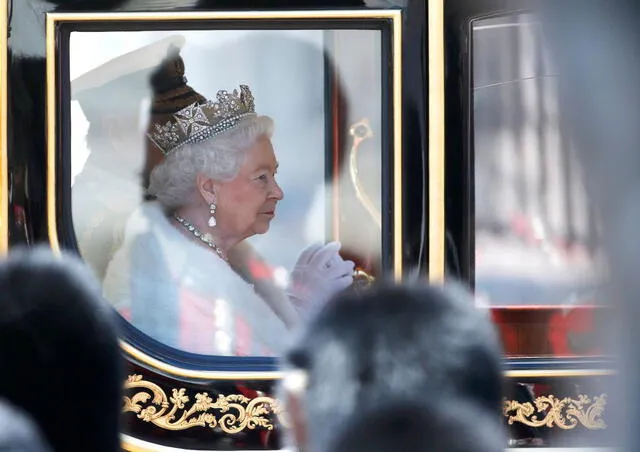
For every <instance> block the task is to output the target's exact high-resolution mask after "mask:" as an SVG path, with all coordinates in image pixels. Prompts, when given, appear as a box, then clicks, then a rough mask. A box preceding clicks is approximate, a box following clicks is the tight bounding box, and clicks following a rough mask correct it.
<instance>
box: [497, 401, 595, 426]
mask: <svg viewBox="0 0 640 452" xmlns="http://www.w3.org/2000/svg"><path fill="white" fill-rule="evenodd" d="M534 404H535V407H534ZM534 404H532V403H531V402H526V403H521V402H518V401H515V400H505V401H504V405H503V413H504V415H505V416H506V417H507V418H508V422H509V425H511V424H513V423H514V422H520V423H522V424H525V425H528V426H531V427H545V426H546V427H549V428H553V427H558V428H561V429H563V430H571V429H574V428H576V427H577V426H579V425H582V426H583V427H585V428H587V429H589V430H604V429H606V428H607V424H606V423H605V421H604V420H603V419H602V414H603V413H604V408H605V405H606V404H607V395H606V394H601V395H600V396H596V397H594V398H593V400H592V399H591V398H589V397H587V396H586V395H579V396H578V398H577V399H572V398H570V397H565V398H563V399H560V398H558V397H555V396H553V395H548V396H541V397H538V398H536V399H535V401H534ZM513 413H515V414H513ZM538 416H542V417H541V418H539V417H538Z"/></svg>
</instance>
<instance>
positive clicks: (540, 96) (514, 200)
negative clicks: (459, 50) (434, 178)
mask: <svg viewBox="0 0 640 452" xmlns="http://www.w3.org/2000/svg"><path fill="white" fill-rule="evenodd" d="M473 90H474V91H473V94H474V112H473V115H474V130H475V136H474V139H475V146H474V165H475V222H476V234H475V240H476V288H477V293H478V297H479V302H480V303H482V304H491V305H493V306H496V305H520V306H526V305H538V306H540V305H561V304H592V303H593V296H594V293H593V282H592V277H593V275H594V262H595V259H596V253H597V245H596V242H597V229H596V220H595V218H594V212H593V211H592V210H591V206H590V205H589V203H588V200H587V197H586V193H585V190H584V187H583V184H582V181H581V174H580V168H579V165H578V162H577V160H576V158H575V151H574V149H573V148H572V143H571V142H570V140H569V137H568V133H567V129H566V127H565V126H564V124H563V123H562V118H561V115H560V112H559V105H558V88H557V83H556V77H555V73H554V68H553V65H552V63H551V61H550V59H549V56H548V51H547V49H546V48H545V40H544V36H543V34H542V28H541V25H540V23H539V22H538V21H537V20H536V17H535V16H533V15H528V14H520V15H515V16H503V17H496V18H491V19H483V20H478V21H475V22H474V25H473Z"/></svg>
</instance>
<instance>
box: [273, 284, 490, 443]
mask: <svg viewBox="0 0 640 452" xmlns="http://www.w3.org/2000/svg"><path fill="white" fill-rule="evenodd" d="M285 363H286V364H287V365H288V366H290V367H294V368H299V369H304V370H306V371H307V372H308V375H309V378H308V387H307V392H306V393H305V395H304V398H305V402H304V406H305V410H306V416H307V419H309V420H312V422H313V427H312V428H309V436H310V438H309V439H310V443H313V444H326V441H327V440H328V435H330V433H331V432H332V431H333V430H335V429H336V428H337V426H339V425H341V424H342V423H343V422H344V420H345V419H346V418H348V417H350V416H351V415H352V414H353V413H355V412H356V411H360V410H362V409H367V408H368V407H370V406H380V405H381V404H383V403H384V402H385V401H388V400H389V398H390V397H391V398H394V397H402V398H405V399H410V400H415V401H419V400H421V398H423V397H425V394H430V393H433V392H434V391H437V392H438V393H440V394H441V395H443V396H446V395H451V396H454V397H458V398H460V399H463V400H467V401H469V403H473V404H476V405H477V406H478V407H480V408H481V409H483V410H485V411H486V413H487V415H488V416H492V417H495V419H498V420H500V419H501V418H502V413H501V408H502V406H501V405H502V369H501V348H500V346H499V341H498V337H497V334H496V331H495V329H494V327H493V325H492V323H491V321H490V320H489V318H488V317H487V316H486V315H485V314H484V313H482V312H480V311H478V310H477V309H476V308H475V306H474V304H473V300H472V299H471V297H468V296H466V295H464V296H463V292H462V291H454V290H451V289H444V288H438V287H428V286H423V285H419V284H412V285H405V286H396V285H389V284H380V285H377V286H374V287H372V288H370V289H368V290H366V291H364V292H363V293H354V292H345V293H343V294H341V295H340V296H338V297H337V298H335V299H333V300H332V301H331V302H330V303H328V304H327V306H325V308H324V309H323V310H322V311H321V312H320V313H319V314H318V315H317V316H316V318H315V319H313V320H312V321H311V322H310V324H309V325H308V326H307V328H306V329H305V330H304V331H303V333H302V335H301V337H300V338H299V340H298V341H297V342H296V344H295V345H294V347H293V348H292V349H291V351H290V352H289V353H288V354H287V356H286V357H285Z"/></svg>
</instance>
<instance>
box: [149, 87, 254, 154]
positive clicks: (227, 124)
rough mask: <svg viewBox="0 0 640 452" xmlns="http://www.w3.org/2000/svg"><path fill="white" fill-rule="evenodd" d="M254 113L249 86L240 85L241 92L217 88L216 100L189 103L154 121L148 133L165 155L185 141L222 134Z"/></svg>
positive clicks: (192, 141)
mask: <svg viewBox="0 0 640 452" xmlns="http://www.w3.org/2000/svg"><path fill="white" fill-rule="evenodd" d="M255 115H256V112H255V103H254V98H253V94H251V90H250V89H249V87H248V86H247V85H240V92H238V90H237V89H234V90H233V92H229V91H226V90H220V91H218V93H217V95H216V101H215V102H214V101H210V100H209V101H207V102H205V103H204V104H200V103H198V102H194V103H192V104H190V105H188V106H186V107H185V108H183V109H182V110H180V111H178V112H176V113H174V114H173V116H172V118H171V119H170V120H169V121H167V122H166V123H165V124H164V125H162V124H153V126H152V130H151V131H150V132H149V133H148V134H147V135H148V137H149V138H150V139H151V141H153V142H154V143H155V144H156V146H158V147H159V148H160V151H162V153H163V154H164V156H165V157H166V156H168V155H169V154H171V153H172V152H174V151H176V150H178V149H179V148H181V147H182V146H184V145H185V144H190V143H197V142H200V141H204V140H206V139H208V138H211V137H213V136H215V135H219V134H221V133H223V132H226V131H227V130H230V129H232V128H233V127H235V126H236V125H237V124H238V123H239V122H240V121H242V120H243V119H245V118H247V117H249V116H255Z"/></svg>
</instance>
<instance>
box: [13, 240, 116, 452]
mask: <svg viewBox="0 0 640 452" xmlns="http://www.w3.org/2000/svg"><path fill="white" fill-rule="evenodd" d="M0 293H1V294H2V297H0V369H2V372H0V397H3V398H5V399H6V400H8V401H9V402H10V403H11V404H13V405H15V406H16V407H18V408H19V409H21V410H23V411H25V412H26V413H28V414H29V416H31V417H32V418H33V420H34V421H35V422H36V423H37V424H38V426H39V427H40V429H41V431H42V433H43V435H44V437H45V440H46V441H47V442H48V443H49V444H50V445H51V447H52V449H53V450H60V451H61V450H91V451H94V452H102V451H104V452H113V451H114V450H119V445H120V442H119V419H120V410H121V406H122V384H123V381H124V372H123V366H122V362H121V359H122V357H121V353H120V347H119V344H118V338H117V332H116V327H115V323H114V315H115V314H114V311H113V310H112V309H111V308H110V307H109V306H108V305H107V304H106V302H104V301H103V300H102V297H101V291H100V287H99V285H98V283H97V282H96V281H95V278H94V276H93V274H92V273H91V271H90V270H89V269H88V268H87V267H86V266H85V265H84V264H83V263H82V262H80V261H79V260H78V259H76V258H75V257H70V256H66V255H62V256H54V255H53V254H52V253H51V251H50V250H49V249H33V248H31V249H29V250H25V251H15V252H12V253H11V254H10V255H9V257H8V258H7V259H6V260H5V261H4V262H2V263H0Z"/></svg>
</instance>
